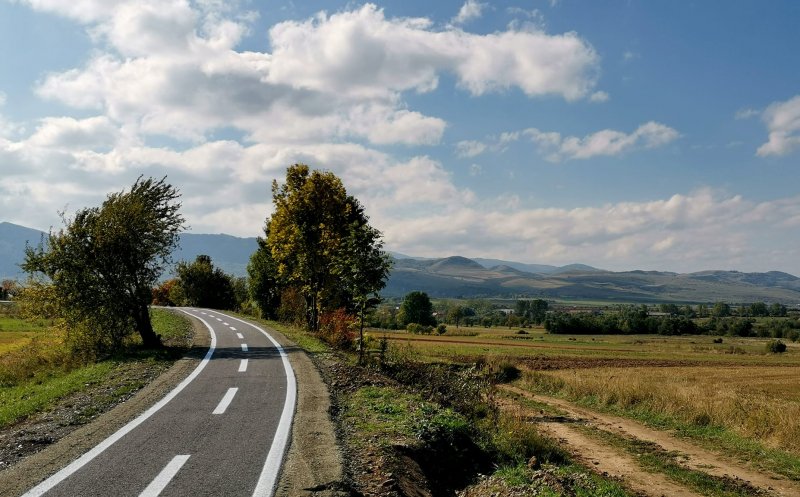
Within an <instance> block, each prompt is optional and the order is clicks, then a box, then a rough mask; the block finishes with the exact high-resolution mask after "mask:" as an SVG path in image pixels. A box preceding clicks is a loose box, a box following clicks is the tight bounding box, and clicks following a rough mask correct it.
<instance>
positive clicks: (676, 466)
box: [582, 427, 756, 497]
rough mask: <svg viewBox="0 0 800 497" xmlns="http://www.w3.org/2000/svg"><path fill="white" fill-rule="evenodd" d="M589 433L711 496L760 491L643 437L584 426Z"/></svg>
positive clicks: (743, 496) (740, 495) (732, 496)
mask: <svg viewBox="0 0 800 497" xmlns="http://www.w3.org/2000/svg"><path fill="white" fill-rule="evenodd" d="M582 431H583V432H584V433H586V434H587V435H589V436H591V437H593V438H597V439H600V440H602V441H603V442H605V443H607V444H610V445H612V446H614V447H617V448H620V449H623V450H624V451H625V452H628V453H629V454H631V455H632V456H634V457H635V458H636V460H637V462H638V463H639V465H640V466H641V467H642V469H644V470H646V471H649V472H657V473H662V474H664V475H665V476H667V477H668V478H669V479H671V480H673V481H675V482H677V483H679V484H681V485H684V486H687V487H689V488H691V489H693V490H695V491H697V492H699V493H701V494H702V495H706V496H709V497H747V496H751V495H754V494H755V493H756V491H755V489H754V488H752V487H748V486H746V485H745V484H743V483H741V482H737V481H736V480H734V479H732V478H724V477H719V476H714V475H709V474H708V473H705V472H703V471H699V470H696V469H691V468H689V467H687V466H685V465H683V464H681V463H680V462H679V457H680V454H679V453H675V452H668V451H666V450H664V449H662V448H661V447H659V446H658V445H656V444H654V443H651V442H645V441H642V440H637V439H632V438H626V437H623V436H620V435H616V434H614V433H610V432H607V431H604V430H598V429H594V428H589V427H583V428H582Z"/></svg>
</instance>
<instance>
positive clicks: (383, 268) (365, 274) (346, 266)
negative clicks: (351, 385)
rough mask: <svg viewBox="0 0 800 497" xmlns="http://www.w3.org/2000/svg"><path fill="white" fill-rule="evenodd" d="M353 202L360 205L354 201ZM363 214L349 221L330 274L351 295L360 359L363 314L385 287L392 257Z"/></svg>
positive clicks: (376, 301)
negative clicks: (354, 310)
mask: <svg viewBox="0 0 800 497" xmlns="http://www.w3.org/2000/svg"><path fill="white" fill-rule="evenodd" d="M356 205H357V206H358V207H359V208H360V205H358V203H357V201H356ZM367 219H368V218H367V216H366V215H364V214H363V209H362V214H361V215H360V216H358V217H357V218H356V219H354V220H353V221H352V223H351V224H350V226H349V231H348V233H347V237H346V238H345V239H344V240H343V241H342V242H341V245H340V250H339V251H338V252H337V253H336V255H335V257H334V260H333V273H334V275H335V276H337V277H338V278H339V281H340V284H341V285H342V287H343V288H344V289H345V290H346V291H347V293H348V294H349V295H350V296H351V298H352V302H353V303H354V304H355V307H356V311H357V312H358V317H359V327H358V336H359V345H358V358H359V362H363V361H364V314H365V312H366V311H367V310H368V309H371V308H372V307H374V306H375V305H377V304H378V303H380V298H379V297H378V292H379V291H380V290H381V289H382V288H383V287H384V286H386V278H387V277H388V276H389V269H390V268H391V266H392V260H391V258H390V257H389V255H388V254H387V253H386V252H384V251H383V250H382V249H383V241H382V240H381V232H380V231H378V230H376V229H375V228H373V227H372V226H370V225H369V224H367Z"/></svg>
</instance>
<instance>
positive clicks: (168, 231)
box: [22, 177, 184, 350]
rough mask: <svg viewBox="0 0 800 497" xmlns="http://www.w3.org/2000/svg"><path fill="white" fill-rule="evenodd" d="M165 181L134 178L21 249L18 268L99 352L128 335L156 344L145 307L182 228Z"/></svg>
mask: <svg viewBox="0 0 800 497" xmlns="http://www.w3.org/2000/svg"><path fill="white" fill-rule="evenodd" d="M165 180H166V178H162V179H160V180H155V179H153V178H143V177H139V178H138V179H137V180H136V182H135V183H134V184H133V186H132V187H131V188H130V190H128V191H125V190H123V191H121V192H117V193H112V194H110V195H108V197H107V198H106V200H105V201H104V202H103V204H102V205H101V206H100V207H89V208H85V209H82V210H80V211H78V212H77V213H76V214H75V217H74V218H73V219H71V220H70V219H67V218H66V217H64V227H63V228H62V229H61V230H59V231H57V232H53V231H51V232H50V234H49V235H48V237H47V240H46V242H47V243H40V244H39V246H38V247H27V248H26V253H25V262H24V263H23V265H22V267H23V269H24V270H25V271H27V272H28V273H30V274H31V275H36V274H41V275H44V276H46V279H47V280H49V282H50V283H51V284H52V286H53V288H54V290H55V292H54V295H55V298H56V300H57V304H58V307H59V308H60V310H61V313H62V315H63V317H64V318H65V319H66V321H67V324H68V325H71V326H80V327H82V328H83V329H85V330H86V331H87V332H88V333H90V334H92V335H93V336H92V337H91V343H92V345H93V346H95V347H97V348H98V349H100V350H103V349H110V350H113V349H116V348H119V347H120V346H122V344H123V342H124V339H125V338H126V337H127V336H129V335H131V334H132V333H133V332H138V333H139V335H140V336H141V339H142V343H143V345H144V346H145V347H159V346H161V340H160V337H159V336H158V335H156V334H155V332H154V331H153V326H152V324H151V322H150V312H149V308H148V305H149V304H150V301H151V299H152V287H153V286H154V284H155V283H156V281H157V280H158V278H159V276H160V275H161V274H162V272H163V271H164V269H165V268H166V267H167V266H168V265H169V264H171V262H172V261H171V258H170V254H171V253H172V250H173V249H174V248H175V247H176V246H177V244H178V237H179V233H180V232H181V231H182V230H183V228H184V219H183V217H182V216H181V214H180V213H179V209H180V203H179V202H178V198H179V197H180V194H179V193H178V190H177V189H176V188H175V187H173V186H172V185H170V184H168V183H166V181H165Z"/></svg>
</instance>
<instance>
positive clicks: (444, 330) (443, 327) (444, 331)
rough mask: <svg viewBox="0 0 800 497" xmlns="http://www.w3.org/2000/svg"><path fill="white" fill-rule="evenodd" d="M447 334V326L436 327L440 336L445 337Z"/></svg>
mask: <svg viewBox="0 0 800 497" xmlns="http://www.w3.org/2000/svg"><path fill="white" fill-rule="evenodd" d="M446 332H447V326H445V325H443V324H440V325H439V326H437V327H436V333H438V334H439V335H444V334H445V333H446Z"/></svg>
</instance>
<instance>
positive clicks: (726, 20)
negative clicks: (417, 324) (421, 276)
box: [0, 0, 800, 274]
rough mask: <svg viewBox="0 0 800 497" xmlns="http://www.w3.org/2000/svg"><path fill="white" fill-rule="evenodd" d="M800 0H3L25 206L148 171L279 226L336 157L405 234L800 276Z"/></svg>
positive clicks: (491, 250) (219, 213)
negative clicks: (289, 186) (273, 216)
mask: <svg viewBox="0 0 800 497" xmlns="http://www.w3.org/2000/svg"><path fill="white" fill-rule="evenodd" d="M798 25H800V4H798V3H797V2H790V1H785V2H781V1H772V2H757V1H747V2H746V1H734V2H666V1H664V2H651V1H634V0H630V1H617V2H615V1H608V2H577V1H570V0H559V1H552V0H542V1H533V0H528V1H524V2H523V1H517V2H514V1H508V2H486V3H481V2H477V1H474V0H469V1H467V2H463V1H455V2H449V1H441V2H413V1H403V2H381V3H355V2H340V3H336V2H288V3H287V2H256V1H240V2H223V1H220V0H196V1H188V0H158V1H156V0H137V1H133V0H130V1H129V0H120V1H118V2H105V1H101V0H75V1H73V2H63V1H60V0H17V1H8V0H0V172H2V175H0V209H2V214H0V219H1V220H6V221H10V222H15V223H19V224H23V225H27V226H31V227H36V228H40V229H47V228H48V227H50V226H58V225H59V222H60V221H59V218H58V212H59V211H63V210H66V211H67V213H69V212H74V211H75V210H76V209H79V208H81V207H84V206H89V205H96V204H98V203H99V202H101V201H102V199H103V198H104V196H105V194H106V193H108V192H111V191H117V190H120V189H122V188H124V187H125V186H128V185H130V184H131V183H132V182H133V180H135V178H136V177H137V176H139V175H140V174H145V175H152V176H161V175H164V174H166V175H168V178H169V180H170V181H172V182H173V183H174V184H175V185H177V186H178V187H179V188H180V190H181V191H182V193H183V204H184V213H185V215H186V217H187V219H188V221H189V224H190V225H191V231H193V232H197V233H203V232H211V233H217V232H224V233H230V234H235V235H240V236H255V235H258V234H259V233H260V230H261V228H262V226H263V222H264V219H265V217H266V216H267V215H268V214H269V212H270V209H271V204H270V198H269V185H270V183H271V181H272V179H274V178H278V179H280V178H281V176H282V174H283V172H284V170H285V168H286V166H288V165H289V164H292V163H294V162H305V163H308V164H309V165H311V166H312V167H317V168H324V169H329V170H332V171H334V172H335V173H337V174H338V175H339V176H340V177H342V179H343V180H344V181H345V185H346V186H347V188H348V191H350V192H351V193H353V194H355V195H356V196H357V197H358V198H359V199H360V200H362V202H363V203H364V204H365V205H366V207H367V210H368V213H369V214H370V216H371V218H372V221H373V223H374V224H375V225H376V226H377V227H378V228H379V229H381V230H382V231H383V232H384V235H385V239H386V243H387V247H388V248H389V249H391V250H396V251H400V252H403V253H410V254H415V255H420V256H446V255H453V254H459V255H465V256H474V257H496V258H505V259H512V260H518V261H523V262H535V263H551V264H566V263H572V262H582V263H586V264H591V265H595V266H598V267H603V268H608V269H614V270H624V269H659V270H672V271H680V272H686V271H696V270H702V269H738V270H743V271H764V270H782V271H787V272H791V273H794V274H800V257H798V256H800V192H799V191H798V187H799V186H800V181H798V179H797V171H798V161H799V160H800V54H798V51H797V50H796V47H798V46H800V30H797V29H796V27H797V26H798Z"/></svg>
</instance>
